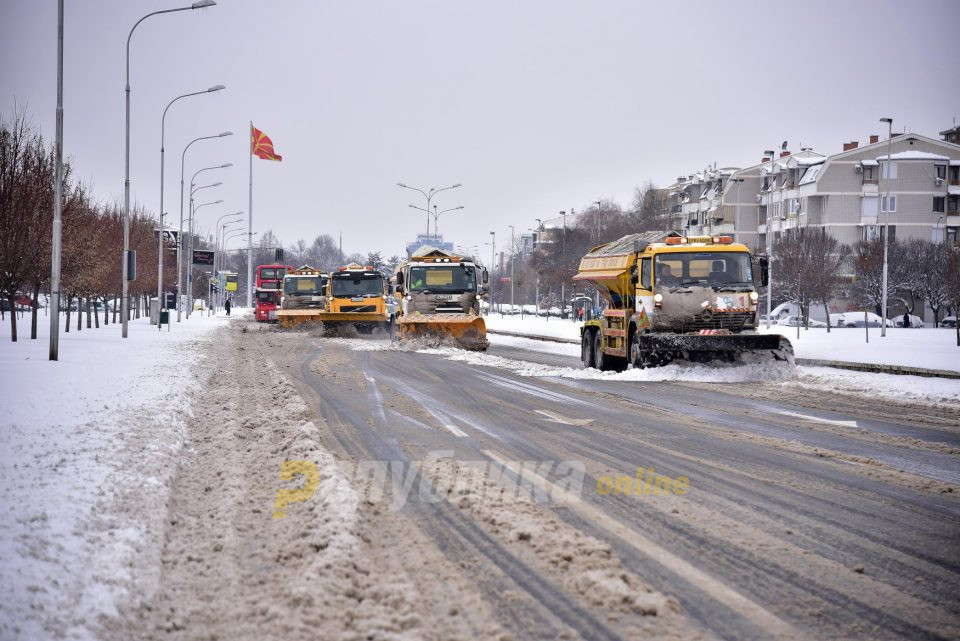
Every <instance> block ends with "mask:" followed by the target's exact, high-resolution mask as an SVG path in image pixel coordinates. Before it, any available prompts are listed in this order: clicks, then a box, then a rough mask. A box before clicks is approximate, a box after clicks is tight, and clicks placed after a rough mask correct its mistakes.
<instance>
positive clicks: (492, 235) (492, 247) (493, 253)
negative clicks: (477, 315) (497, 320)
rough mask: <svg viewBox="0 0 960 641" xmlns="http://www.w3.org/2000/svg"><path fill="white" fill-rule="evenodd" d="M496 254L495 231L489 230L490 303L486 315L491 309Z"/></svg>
mask: <svg viewBox="0 0 960 641" xmlns="http://www.w3.org/2000/svg"><path fill="white" fill-rule="evenodd" d="M496 256H497V232H493V231H492V232H490V272H491V274H490V305H489V307H488V308H487V315H488V316H489V315H490V312H492V311H493V282H494V280H495V279H494V277H493V273H492V272H493V265H494V263H495V261H496Z"/></svg>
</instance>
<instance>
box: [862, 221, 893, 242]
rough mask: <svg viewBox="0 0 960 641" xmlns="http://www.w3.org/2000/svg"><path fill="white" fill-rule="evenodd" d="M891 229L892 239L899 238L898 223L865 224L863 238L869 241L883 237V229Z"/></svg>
mask: <svg viewBox="0 0 960 641" xmlns="http://www.w3.org/2000/svg"><path fill="white" fill-rule="evenodd" d="M884 229H889V230H890V241H891V242H893V241H895V240H896V239H897V226H896V225H864V226H863V231H862V234H861V238H862V239H863V240H865V241H867V242H869V241H872V240H878V239H881V238H883V230H884Z"/></svg>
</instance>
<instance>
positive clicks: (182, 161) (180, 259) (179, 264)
mask: <svg viewBox="0 0 960 641" xmlns="http://www.w3.org/2000/svg"><path fill="white" fill-rule="evenodd" d="M232 135H233V132H232V131H224V132H222V133H219V134H216V135H213V136H200V137H199V138H194V139H193V140H191V141H190V142H188V143H187V146H186V147H184V148H183V153H182V154H181V155H180V235H181V236H183V176H184V173H185V169H186V162H187V150H188V149H190V146H191V145H193V143H195V142H198V141H200V140H211V139H214V138H224V137H226V136H232ZM227 167H233V163H231V162H228V163H224V164H222V165H219V166H214V167H204V168H203V169H201V170H200V171H207V170H208V169H226V168H227ZM200 171H198V172H197V173H196V174H194V175H193V179H191V181H190V186H191V187H192V186H193V180H194V179H195V178H196V177H197V174H199V173H200ZM182 247H183V239H182V238H181V239H180V242H179V243H178V244H177V289H178V291H177V322H178V323H179V322H180V308H181V305H180V291H182V289H183V287H182V285H183V256H182V251H181V250H182ZM190 249H191V250H192V249H193V245H192V244H191V246H190ZM191 260H192V256H191Z"/></svg>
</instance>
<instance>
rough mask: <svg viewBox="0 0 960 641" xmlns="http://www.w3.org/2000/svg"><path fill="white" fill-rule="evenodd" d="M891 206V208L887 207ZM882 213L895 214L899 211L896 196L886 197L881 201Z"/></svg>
mask: <svg viewBox="0 0 960 641" xmlns="http://www.w3.org/2000/svg"><path fill="white" fill-rule="evenodd" d="M888 204H889V208H888V207H887V205H888ZM880 211H882V212H884V213H891V214H892V213H894V212H896V211H897V197H896V196H884V197H883V198H881V199H880Z"/></svg>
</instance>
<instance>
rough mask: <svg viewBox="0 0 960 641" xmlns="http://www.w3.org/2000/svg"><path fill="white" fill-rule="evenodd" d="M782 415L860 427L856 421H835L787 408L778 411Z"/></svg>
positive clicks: (842, 425)
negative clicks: (791, 410) (789, 410)
mask: <svg viewBox="0 0 960 641" xmlns="http://www.w3.org/2000/svg"><path fill="white" fill-rule="evenodd" d="M777 413H778V414H780V415H781V416H792V417H794V418H802V419H805V420H808V421H814V422H816V423H826V424H828V425H839V426H841V427H860V426H859V425H858V424H857V422H856V421H835V420H832V419H829V418H820V417H819V416H810V415H809V414H800V413H799V412H788V411H787V410H780V411H779V412H777Z"/></svg>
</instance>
